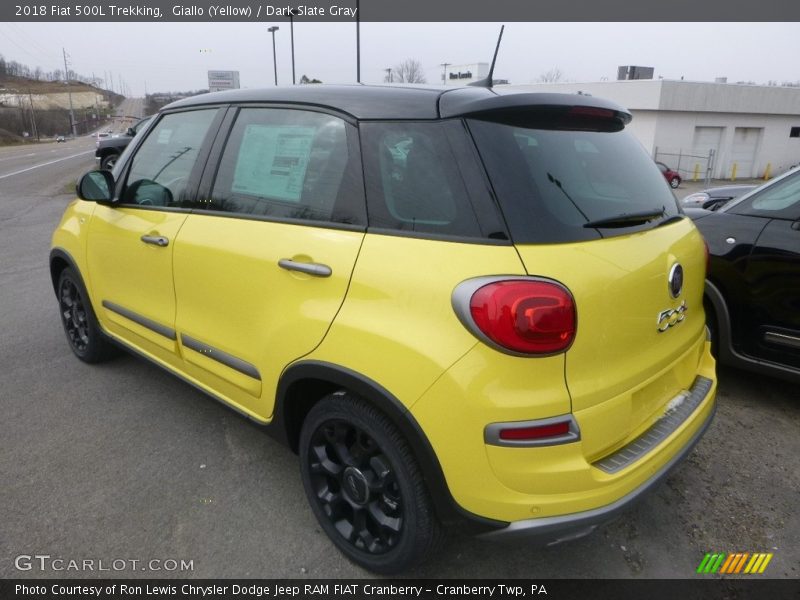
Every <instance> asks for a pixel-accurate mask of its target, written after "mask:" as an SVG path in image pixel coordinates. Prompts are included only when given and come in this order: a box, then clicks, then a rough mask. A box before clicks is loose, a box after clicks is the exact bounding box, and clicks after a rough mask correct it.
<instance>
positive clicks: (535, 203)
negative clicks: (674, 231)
mask: <svg viewBox="0 0 800 600" xmlns="http://www.w3.org/2000/svg"><path fill="white" fill-rule="evenodd" d="M468 124H469V128H470V131H471V132H472V134H473V137H474V138H475V141H476V144H477V146H478V151H479V152H480V155H481V157H482V158H483V161H484V164H485V165H486V168H487V171H488V173H489V177H490V179H491V182H492V186H493V187H494V189H495V192H496V193H497V196H498V200H499V202H500V204H501V206H502V208H503V212H504V213H505V215H506V219H507V220H508V222H509V228H510V230H511V234H512V237H513V239H514V241H515V242H516V243H545V242H550V243H553V242H572V241H579V240H586V239H597V238H600V237H610V236H614V235H623V234H627V233H630V232H632V231H637V230H641V229H646V228H649V227H653V226H654V224H655V223H657V222H660V221H663V220H664V219H669V218H670V217H674V216H676V215H678V214H679V208H678V204H677V202H676V200H675V197H674V195H673V194H672V191H671V190H670V189H669V186H668V185H667V183H666V181H665V180H664V177H663V176H662V175H661V173H660V171H659V169H658V167H657V166H656V165H655V163H654V162H653V161H652V159H651V158H650V157H649V156H648V155H647V153H646V152H645V151H644V149H643V148H642V146H641V145H640V144H639V142H638V141H636V140H635V139H634V138H633V137H632V136H631V135H630V134H629V133H627V132H625V131H575V130H564V129H541V128H539V129H537V128H533V127H525V126H524V123H520V120H519V119H515V121H514V123H513V125H512V124H507V123H503V122H498V121H490V120H478V119H470V120H469V121H468ZM537 126H538V127H541V122H539V123H537ZM561 126H562V127H563V123H562V124H561Z"/></svg>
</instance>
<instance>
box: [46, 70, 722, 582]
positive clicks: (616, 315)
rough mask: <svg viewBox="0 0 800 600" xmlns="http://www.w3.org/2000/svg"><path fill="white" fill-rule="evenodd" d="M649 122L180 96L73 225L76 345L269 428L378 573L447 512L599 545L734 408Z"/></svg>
mask: <svg viewBox="0 0 800 600" xmlns="http://www.w3.org/2000/svg"><path fill="white" fill-rule="evenodd" d="M630 119H631V117H630V114H628V113H627V112H626V111H625V110H624V109H622V108H621V107H618V106H616V105H614V104H611V103H608V102H605V101H603V100H599V99H596V98H591V97H586V96H582V95H556V94H531V93H519V92H516V93H515V92H513V91H507V92H505V93H501V92H500V91H499V90H490V89H483V88H460V89H453V88H442V89H433V88H431V89H423V88H414V89H409V88H401V87H388V86H387V87H383V86H300V87H297V88H287V89H280V88H277V89H273V90H269V91H244V90H242V91H233V92H224V93H219V94H205V95H202V96H198V97H196V98H191V99H188V100H183V101H180V102H177V103H175V104H172V105H170V106H168V107H167V108H165V109H164V110H163V111H162V112H161V113H160V114H159V115H157V116H156V117H155V118H154V119H153V120H152V122H151V123H149V124H148V127H147V128H146V129H145V130H144V131H143V132H140V133H139V135H138V136H137V137H136V138H135V139H134V140H133V142H132V143H131V144H130V146H129V147H128V148H127V150H126V151H125V153H124V154H123V155H122V156H121V157H120V159H119V161H118V162H117V164H116V166H115V167H114V170H113V172H108V171H95V172H91V173H88V174H86V175H85V176H84V177H83V178H82V179H81V181H80V182H79V185H78V196H79V197H80V200H76V201H75V202H74V203H72V204H71V205H70V206H69V208H68V209H67V211H66V213H65V214H64V217H63V219H62V222H61V224H60V225H59V226H58V228H57V230H56V232H55V234H54V235H53V247H52V252H51V258H50V268H51V274H52V280H53V286H54V289H55V292H56V296H57V298H58V302H59V307H60V314H61V318H62V321H63V325H64V330H65V332H66V335H67V340H68V342H69V344H70V347H71V348H72V351H73V352H74V353H75V354H76V355H77V357H78V358H80V359H81V360H84V361H86V362H98V361H101V360H105V359H107V358H110V357H111V356H113V355H114V353H115V351H116V349H117V348H118V347H122V348H126V349H128V350H131V351H133V352H135V353H137V354H139V355H141V356H143V357H145V358H148V359H150V360H151V361H153V362H155V363H157V364H158V365H160V366H162V367H164V368H165V369H167V370H169V371H171V372H173V373H175V374H176V375H178V376H179V377H181V378H183V379H184V380H186V381H187V382H189V383H191V384H192V385H194V386H196V387H198V388H199V389H201V390H203V391H204V392H206V393H208V394H209V395H211V396H213V397H214V398H217V399H219V400H221V401H222V402H224V403H226V404H228V405H229V406H231V407H232V408H234V409H236V410H238V411H240V412H241V413H243V414H244V415H246V416H248V417H250V418H251V419H253V420H255V421H257V422H258V423H262V424H264V426H265V427H266V429H268V430H269V431H270V432H271V433H273V434H274V435H276V436H277V437H279V438H280V439H281V440H283V441H284V442H285V443H286V444H287V445H288V446H289V447H290V448H291V449H292V450H294V451H296V452H297V453H298V454H299V456H300V471H301V476H302V480H303V485H304V488H305V491H306V494H307V496H308V501H309V503H310V505H311V509H312V510H313V512H314V514H315V515H316V517H317V518H318V519H319V522H320V524H321V526H322V528H323V529H324V530H325V532H326V533H327V534H328V535H329V536H330V538H331V540H332V542H333V543H334V544H335V545H336V546H337V547H338V548H339V550H341V551H342V552H343V553H344V554H345V555H346V556H347V557H348V558H349V559H350V560H352V561H354V562H356V563H358V564H359V565H362V566H364V567H365V568H368V569H371V570H373V571H376V572H381V573H395V572H398V571H400V570H402V569H405V568H407V567H409V566H410V565H412V564H414V563H415V562H418V561H421V560H423V559H424V558H425V557H426V556H427V555H428V554H429V553H430V552H431V551H432V550H433V549H434V548H435V547H436V544H437V542H438V541H439V539H440V538H441V535H440V534H441V532H442V531H443V529H444V528H445V526H458V527H459V528H460V529H461V530H462V531H464V530H467V531H471V532H473V533H475V534H476V535H481V536H485V537H487V538H507V537H528V538H536V539H537V540H540V541H545V542H554V541H560V540H565V539H569V538H573V537H578V536H580V535H583V534H586V533H589V532H590V531H591V530H592V529H594V528H595V527H596V526H597V525H598V524H601V523H603V522H605V521H607V520H609V519H611V518H612V517H615V516H616V515H617V514H619V513H620V512H621V511H622V510H624V509H625V508H626V507H627V506H628V505H629V504H630V503H631V502H633V501H634V500H636V499H638V498H639V497H640V496H641V495H642V494H643V493H644V492H646V491H647V490H648V489H650V488H652V487H653V485H654V484H655V483H656V482H658V481H659V480H660V479H661V478H662V477H663V476H664V475H665V474H666V473H667V472H668V471H669V469H670V468H671V467H673V466H674V465H675V464H676V463H677V462H679V461H680V460H681V459H682V458H683V457H684V456H685V455H686V454H687V453H688V452H689V450H690V449H691V448H692V446H693V444H694V443H695V442H696V441H697V440H698V439H699V437H700V436H701V435H702V433H703V431H704V430H705V428H706V427H707V426H708V424H709V422H710V420H711V417H712V414H713V412H714V395H715V391H716V379H715V375H714V362H713V359H712V358H711V355H710V353H709V344H708V341H707V335H706V329H705V323H704V315H703V307H702V294H703V280H704V275H705V269H706V254H705V252H704V244H703V241H702V239H701V237H700V235H699V234H698V232H697V230H696V229H695V228H694V226H693V225H692V223H691V221H690V220H689V219H688V218H685V217H684V216H683V215H682V213H681V212H680V210H679V208H678V206H677V205H676V202H675V199H674V197H673V196H672V193H671V191H670V190H669V188H668V186H667V184H666V182H665V181H664V179H663V177H662V176H661V173H660V172H659V171H658V169H657V168H656V166H655V165H654V164H653V162H652V160H650V158H649V157H648V156H647V154H646V153H645V152H644V150H643V149H642V148H641V146H640V145H639V144H638V143H637V142H636V141H635V140H634V139H633V138H632V137H631V136H630V134H629V133H627V132H626V131H624V127H625V125H626V124H627V123H628V122H629V121H630ZM166 400H167V399H165V401H166Z"/></svg>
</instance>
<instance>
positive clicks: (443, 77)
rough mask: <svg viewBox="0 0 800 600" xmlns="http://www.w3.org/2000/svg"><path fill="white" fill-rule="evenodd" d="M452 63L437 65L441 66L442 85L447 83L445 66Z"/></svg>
mask: <svg viewBox="0 0 800 600" xmlns="http://www.w3.org/2000/svg"><path fill="white" fill-rule="evenodd" d="M451 64H452V63H442V64H441V65H439V66H440V67H442V85H447V67H449V66H450V65H451Z"/></svg>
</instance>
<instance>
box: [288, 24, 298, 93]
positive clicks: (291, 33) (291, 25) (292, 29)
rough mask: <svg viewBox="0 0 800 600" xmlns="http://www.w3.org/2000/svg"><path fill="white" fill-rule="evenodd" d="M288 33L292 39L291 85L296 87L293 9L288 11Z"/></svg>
mask: <svg viewBox="0 0 800 600" xmlns="http://www.w3.org/2000/svg"><path fill="white" fill-rule="evenodd" d="M289 33H290V36H291V39H292V85H297V81H295V76H294V9H293V8H290V9H289Z"/></svg>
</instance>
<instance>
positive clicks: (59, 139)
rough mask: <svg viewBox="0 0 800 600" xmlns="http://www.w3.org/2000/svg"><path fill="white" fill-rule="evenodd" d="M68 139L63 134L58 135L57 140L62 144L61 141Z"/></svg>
mask: <svg viewBox="0 0 800 600" xmlns="http://www.w3.org/2000/svg"><path fill="white" fill-rule="evenodd" d="M66 141H67V138H65V137H64V136H63V135H58V136H56V142H57V143H59V144H60V143H61V142H66Z"/></svg>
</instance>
